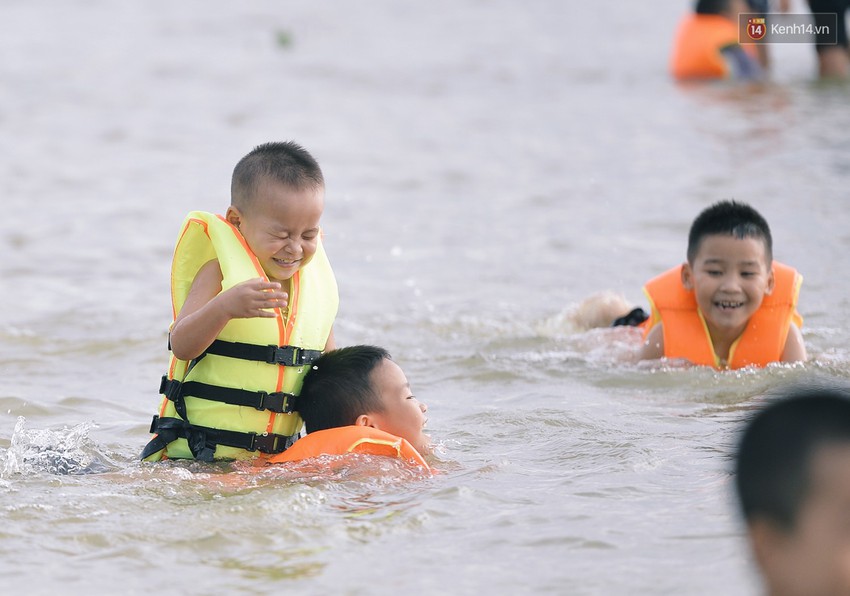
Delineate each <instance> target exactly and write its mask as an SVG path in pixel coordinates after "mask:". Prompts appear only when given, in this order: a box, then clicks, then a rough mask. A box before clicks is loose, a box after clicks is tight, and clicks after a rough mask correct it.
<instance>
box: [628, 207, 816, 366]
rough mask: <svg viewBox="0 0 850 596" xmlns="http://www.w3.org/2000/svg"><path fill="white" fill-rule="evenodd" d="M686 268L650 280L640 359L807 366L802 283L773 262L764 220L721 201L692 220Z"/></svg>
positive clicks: (751, 211)
mask: <svg viewBox="0 0 850 596" xmlns="http://www.w3.org/2000/svg"><path fill="white" fill-rule="evenodd" d="M687 258H688V260H687V262H685V263H683V264H682V265H679V266H676V267H674V268H672V269H670V270H669V271H667V272H665V273H663V274H661V275H659V276H658V277H656V278H654V279H652V280H650V281H649V282H648V283H647V284H646V286H645V287H644V291H645V292H646V295H647V296H648V298H649V300H650V305H651V309H652V314H651V315H650V318H649V320H647V321H646V322H644V327H645V330H646V331H645V335H644V337H645V343H644V345H643V347H642V349H641V353H640V357H641V359H642V360H651V359H656V358H661V357H666V358H682V359H686V360H688V361H690V362H692V363H693V364H699V365H706V366H713V367H715V368H719V369H725V368H743V367H745V366H765V365H767V364H769V363H770V362H798V361H805V360H806V347H805V345H804V343H803V337H802V333H801V332H800V326H802V321H803V320H802V317H800V315H799V313H798V312H797V308H796V306H797V298H798V295H799V292H800V285H801V284H802V276H800V275H799V274H798V273H797V272H796V271H795V270H794V269H793V268H791V267H788V266H787V265H783V264H781V263H779V262H775V261H773V241H772V239H771V235H770V228H769V226H768V225H767V222H766V221H765V219H764V218H763V217H762V216H761V215H760V214H759V213H758V212H757V211H756V210H755V209H753V208H752V207H750V206H749V205H745V204H743V203H736V202H734V201H722V202H719V203H716V204H714V205H712V206H710V207H709V208H707V209H705V210H704V211H703V212H702V213H700V214H699V216H698V217H697V218H696V219H695V220H694V222H693V224H692V225H691V230H690V233H689V235H688V253H687Z"/></svg>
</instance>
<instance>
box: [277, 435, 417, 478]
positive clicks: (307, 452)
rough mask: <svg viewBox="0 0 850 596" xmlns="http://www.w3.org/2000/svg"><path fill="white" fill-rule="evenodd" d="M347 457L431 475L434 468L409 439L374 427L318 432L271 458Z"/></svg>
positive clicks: (278, 461)
mask: <svg viewBox="0 0 850 596" xmlns="http://www.w3.org/2000/svg"><path fill="white" fill-rule="evenodd" d="M346 453H365V454H369V455H385V456H388V457H397V458H400V459H403V460H404V461H406V462H408V463H410V464H411V465H415V466H420V467H422V468H424V469H425V470H426V471H428V472H430V471H431V468H430V467H429V466H428V464H427V463H426V462H425V459H424V458H423V457H422V455H421V454H420V453H419V452H418V451H416V449H415V448H414V447H413V445H411V444H410V443H409V442H408V441H407V439H403V438H401V437H397V436H395V435H391V434H390V433H388V432H385V431H382V430H378V429H377V428H372V427H371V426H359V425H351V426H340V427H337V428H328V429H325V430H317V431H314V432H311V433H310V434H308V435H306V436H304V437H302V438H300V439H298V441H296V442H295V444H294V445H293V446H292V447H290V448H289V449H287V450H286V451H284V452H283V453H280V454H278V455H274V456H272V457H270V458H269V460H268V461H269V463H273V464H279V463H285V462H295V461H301V460H303V459H310V458H312V457H319V456H320V455H345V454H346Z"/></svg>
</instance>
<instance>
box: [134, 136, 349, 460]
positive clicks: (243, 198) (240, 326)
mask: <svg viewBox="0 0 850 596" xmlns="http://www.w3.org/2000/svg"><path fill="white" fill-rule="evenodd" d="M324 188H325V187H324V178H323V175H322V171H321V169H320V167H319V164H318V163H317V162H316V160H315V159H314V158H313V157H312V156H311V155H310V154H309V153H308V152H307V151H306V150H305V149H304V148H303V147H301V146H299V145H297V144H295V143H291V142H287V143H267V144H265V145H260V146H258V147H256V148H255V149H254V150H252V151H251V152H250V153H248V154H247V155H246V156H245V157H243V158H242V159H241V160H240V161H239V163H238V164H237V165H236V167H235V168H234V170H233V178H232V183H231V204H230V206H229V207H228V208H227V211H226V213H225V216H224V217H222V216H216V215H213V214H211V213H205V212H200V211H195V212H192V213H190V214H189V215H188V216H187V217H186V220H185V221H184V224H183V228H182V230H181V232H180V235H179V237H178V242H177V246H176V248H175V250H174V258H173V262H172V275H171V280H172V287H171V293H172V303H173V309H174V317H175V318H174V323H173V324H172V326H171V332H170V334H169V348H170V350H171V353H172V354H171V361H170V366H169V370H168V374H167V375H166V376H164V377H163V379H162V382H161V384H160V393H162V395H163V397H162V399H161V401H160V407H159V412H158V415H157V416H155V417H154V420H153V423H152V425H151V432H152V433H155V436H154V437H153V439H152V440H151V441H150V443H148V445H147V446H146V447H145V449H144V451H143V452H142V459H147V460H149V461H152V460H158V459H162V458H163V457H168V458H195V459H200V460H204V461H210V460H213V459H242V458H251V457H256V456H257V455H258V452H259V453H268V454H272V453H280V452H281V451H283V450H284V449H286V448H287V447H288V446H290V445H291V444H292V443H293V442H294V441H295V438H296V437H297V436H298V434H299V432H300V430H301V418H300V417H299V416H298V414H297V413H296V412H294V411H293V401H294V397H295V395H297V393H298V391H299V390H300V386H301V381H302V377H303V375H304V373H305V372H306V369H307V366H308V365H309V364H310V362H312V361H313V360H314V359H316V358H318V356H319V355H320V354H321V352H322V351H324V350H328V349H333V347H334V340H333V321H334V318H335V316H336V312H337V306H338V301H339V299H338V293H337V286H336V280H335V278H334V275H333V271H332V269H331V267H330V264H329V262H328V259H327V257H326V256H325V252H324V250H323V248H322V244H321V233H320V228H319V219H320V217H321V215H322V211H323V209H324Z"/></svg>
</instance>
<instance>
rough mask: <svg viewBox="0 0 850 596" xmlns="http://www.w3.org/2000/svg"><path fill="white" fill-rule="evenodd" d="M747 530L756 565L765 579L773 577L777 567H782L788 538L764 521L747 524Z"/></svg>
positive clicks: (759, 520) (778, 529) (758, 520)
mask: <svg viewBox="0 0 850 596" xmlns="http://www.w3.org/2000/svg"><path fill="white" fill-rule="evenodd" d="M747 530H748V534H749V540H750V546H751V548H752V552H753V558H754V559H755V560H756V564H757V565H758V566H759V568H760V569H761V571H762V573H763V575H764V576H765V577H766V578H767V577H771V576H773V575H774V573H775V571H774V570H775V569H776V568H777V566H781V565H782V560H783V556H782V555H783V552H784V550H785V548H784V547H785V545H786V544H787V543H788V539H789V536H788V535H787V534H786V533H785V532H783V531H782V530H781V529H780V528H778V527H776V525H775V524H773V523H771V522H769V521H767V520H764V519H757V520H754V521H751V522H749V523H748V524H747Z"/></svg>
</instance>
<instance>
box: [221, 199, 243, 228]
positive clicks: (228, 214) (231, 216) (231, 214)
mask: <svg viewBox="0 0 850 596" xmlns="http://www.w3.org/2000/svg"><path fill="white" fill-rule="evenodd" d="M224 219H226V220H227V221H229V222H230V223H231V224H232V225H233V227H235V228H236V229H237V230H238V229H239V224H241V223H242V214H241V213H239V209H237V208H236V207H234V206H233V205H231V206H230V207H228V208H227V211H225V213H224Z"/></svg>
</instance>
